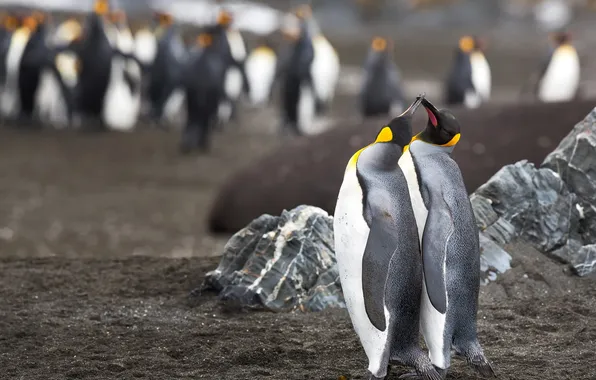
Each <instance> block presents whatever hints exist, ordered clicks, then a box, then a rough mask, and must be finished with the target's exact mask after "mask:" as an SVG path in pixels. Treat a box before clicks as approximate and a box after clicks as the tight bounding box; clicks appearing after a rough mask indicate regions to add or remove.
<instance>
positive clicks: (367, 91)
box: [360, 37, 404, 117]
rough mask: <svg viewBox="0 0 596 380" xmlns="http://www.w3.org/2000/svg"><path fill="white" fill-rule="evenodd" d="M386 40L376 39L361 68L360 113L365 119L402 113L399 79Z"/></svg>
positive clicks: (402, 102)
mask: <svg viewBox="0 0 596 380" xmlns="http://www.w3.org/2000/svg"><path fill="white" fill-rule="evenodd" d="M391 54H392V49H391V46H389V44H388V43H387V40H385V39H384V38H381V37H375V38H374V39H373V41H372V44H371V48H370V51H369V53H368V57H367V59H366V62H365V64H364V80H363V83H362V88H361V90H360V110H361V112H362V115H363V116H364V117H372V116H378V115H387V114H389V113H391V114H398V113H400V112H401V111H402V110H403V106H404V96H403V92H402V89H401V75H400V74H399V70H398V69H397V66H396V65H395V62H394V61H393V58H392V56H391Z"/></svg>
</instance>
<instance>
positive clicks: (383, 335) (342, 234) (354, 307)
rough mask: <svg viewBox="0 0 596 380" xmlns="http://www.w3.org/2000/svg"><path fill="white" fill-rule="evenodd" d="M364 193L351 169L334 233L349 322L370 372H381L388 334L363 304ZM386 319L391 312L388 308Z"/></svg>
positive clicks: (366, 230) (340, 198)
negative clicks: (374, 322)
mask: <svg viewBox="0 0 596 380" xmlns="http://www.w3.org/2000/svg"><path fill="white" fill-rule="evenodd" d="M362 199H363V193H362V189H361V187H360V184H359V182H358V178H357V177H356V167H355V165H350V164H349V166H348V168H347V170H346V173H345V175H344V181H343V183H342V185H341V188H340V190H339V196H338V198H337V204H336V207H335V213H334V216H333V229H334V239H335V255H336V259H337V267H338V270H339V276H340V282H341V287H342V290H343V294H344V299H345V302H346V307H347V309H348V312H349V313H350V319H351V321H352V325H353V326H354V330H355V331H356V334H358V336H359V337H360V342H361V343H362V347H363V348H364V351H365V352H366V356H367V357H368V359H369V370H370V371H375V372H376V371H380V370H382V369H381V367H380V365H381V362H382V357H383V356H384V354H385V349H386V345H387V342H388V341H387V338H388V332H387V329H385V330H384V331H380V330H378V329H377V328H376V327H375V326H374V325H373V324H372V323H371V321H370V319H369V317H368V315H367V313H366V307H365V304H364V291H363V283H362V258H363V256H364V250H365V248H366V242H367V240H368V235H369V232H370V229H369V228H368V225H367V224H366V221H365V220H364V217H363V205H362ZM385 318H386V320H389V311H388V310H387V308H386V307H385Z"/></svg>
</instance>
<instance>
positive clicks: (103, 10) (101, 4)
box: [93, 0, 110, 15]
mask: <svg viewBox="0 0 596 380" xmlns="http://www.w3.org/2000/svg"><path fill="white" fill-rule="evenodd" d="M109 10H110V5H109V3H108V2H107V1H106V0H97V1H96V2H95V4H94V5H93V11H94V12H95V13H97V14H98V15H105V14H107V13H108V11H109Z"/></svg>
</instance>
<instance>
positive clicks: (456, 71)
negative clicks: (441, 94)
mask: <svg viewBox="0 0 596 380" xmlns="http://www.w3.org/2000/svg"><path fill="white" fill-rule="evenodd" d="M474 48H475V41H474V38H472V37H471V36H464V37H462V38H461V39H460V40H459V44H458V46H457V48H456V50H455V57H454V59H453V65H452V67H451V71H450V72H449V77H448V78H447V82H446V85H445V103H446V104H447V105H464V106H465V107H467V108H476V107H478V106H479V105H480V104H481V103H482V96H481V95H480V93H479V92H478V90H477V89H476V88H475V86H474V80H473V76H472V61H471V54H472V52H473V51H474Z"/></svg>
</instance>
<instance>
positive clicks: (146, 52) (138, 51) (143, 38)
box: [134, 29, 157, 65]
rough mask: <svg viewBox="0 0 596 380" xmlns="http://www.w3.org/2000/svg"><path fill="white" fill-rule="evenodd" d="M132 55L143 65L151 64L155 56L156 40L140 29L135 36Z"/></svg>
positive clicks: (148, 32)
mask: <svg viewBox="0 0 596 380" xmlns="http://www.w3.org/2000/svg"><path fill="white" fill-rule="evenodd" d="M134 54H135V56H136V57H137V58H138V59H139V61H141V62H143V63H144V64H147V65H149V64H151V63H153V61H154V60H155V56H156V55H157V40H156V39H155V36H154V35H153V33H151V32H150V31H149V30H146V29H141V30H139V31H138V32H137V33H136V34H135V41H134Z"/></svg>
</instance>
